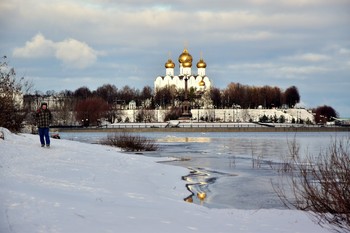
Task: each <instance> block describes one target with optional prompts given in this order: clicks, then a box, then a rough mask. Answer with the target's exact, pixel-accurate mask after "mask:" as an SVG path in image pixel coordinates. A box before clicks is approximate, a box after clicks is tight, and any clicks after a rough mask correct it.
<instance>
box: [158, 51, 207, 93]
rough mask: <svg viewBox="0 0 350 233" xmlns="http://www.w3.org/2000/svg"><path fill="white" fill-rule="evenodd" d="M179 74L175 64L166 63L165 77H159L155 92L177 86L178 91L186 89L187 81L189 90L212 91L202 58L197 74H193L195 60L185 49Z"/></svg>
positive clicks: (181, 57)
mask: <svg viewBox="0 0 350 233" xmlns="http://www.w3.org/2000/svg"><path fill="white" fill-rule="evenodd" d="M178 62H179V68H180V69H179V74H178V75H175V63H174V62H173V61H172V60H171V59H168V61H167V62H166V63H165V76H158V77H157V78H156V80H155V81H154V90H155V91H157V90H158V89H160V88H164V87H166V86H175V87H176V88H177V89H185V79H187V88H188V89H190V88H194V90H196V91H200V92H205V91H206V90H210V87H211V82H210V80H209V78H208V77H207V76H206V74H205V69H206V67H207V64H206V63H205V62H204V60H203V59H202V58H200V59H199V61H198V62H197V65H196V66H197V73H192V62H193V58H192V56H191V54H190V53H189V52H188V50H187V49H186V48H185V49H184V50H183V52H182V53H181V54H180V56H179V59H178Z"/></svg>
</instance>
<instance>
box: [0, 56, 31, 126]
mask: <svg viewBox="0 0 350 233" xmlns="http://www.w3.org/2000/svg"><path fill="white" fill-rule="evenodd" d="M6 59H7V58H6V56H4V57H3V61H1V62H0V113H1V114H0V126H1V127H5V128H8V129H9V130H11V131H16V132H17V131H19V130H20V129H21V127H22V122H23V120H24V118H25V117H26V115H27V114H28V112H29V110H27V111H26V109H24V108H23V104H22V99H23V94H25V93H26V92H28V91H29V89H30V88H31V87H32V84H31V83H30V82H27V81H25V80H24V78H20V79H18V78H16V72H15V70H14V68H10V67H9V66H8V64H7V62H6Z"/></svg>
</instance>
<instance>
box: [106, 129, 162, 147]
mask: <svg viewBox="0 0 350 233" xmlns="http://www.w3.org/2000/svg"><path fill="white" fill-rule="evenodd" d="M102 144H105V145H110V146H115V147H120V148H122V150H124V151H156V150H158V146H157V145H156V144H155V143H154V141H153V140H150V139H147V138H145V137H141V136H137V135H131V134H126V133H123V134H114V135H110V136H108V137H107V139H106V140H104V141H103V142H102Z"/></svg>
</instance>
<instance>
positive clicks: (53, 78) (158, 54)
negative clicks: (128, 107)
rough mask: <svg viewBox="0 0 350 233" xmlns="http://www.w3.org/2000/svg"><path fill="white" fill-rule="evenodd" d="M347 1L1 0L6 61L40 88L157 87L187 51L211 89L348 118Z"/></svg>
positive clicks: (0, 51)
mask: <svg viewBox="0 0 350 233" xmlns="http://www.w3.org/2000/svg"><path fill="white" fill-rule="evenodd" d="M349 24H350V1H348V0H334V1H328V0H281V1H274V0H234V1H232V0H219V1H211V0H203V1H184V0H179V1H156V0H146V1H145V0H134V1H130V0H128V1H125V0H118V1H113V0H69V1H67V0H50V1H42V0H1V1H0V28H1V32H0V33H1V34H0V55H1V56H7V60H8V62H9V65H10V66H11V67H14V68H15V70H16V71H17V75H18V76H20V77H25V78H26V79H28V80H30V81H31V82H33V85H34V88H33V89H34V90H38V91H41V92H44V93H45V92H46V91H48V90H54V91H57V92H59V91H62V90H72V91H74V90H76V89H77V88H79V87H82V86H86V87H88V88H90V89H91V90H95V89H96V88H97V87H100V86H102V85H104V84H107V83H109V84H113V85H115V86H116V87H117V88H118V89H121V88H122V87H124V86H126V85H128V86H129V87H131V88H137V89H142V88H143V87H144V86H150V87H152V88H153V83H154V80H155V78H156V77H157V76H163V75H165V67H164V64H165V62H166V61H167V60H168V58H171V59H172V60H173V61H174V62H175V64H176V69H175V74H178V73H179V67H178V65H179V64H178V61H177V60H178V57H179V55H180V54H181V53H182V51H183V49H184V48H187V49H188V51H189V53H190V54H191V55H192V57H193V67H192V72H193V73H195V72H197V68H196V67H195V65H196V63H197V61H198V60H199V59H200V58H203V59H204V61H205V62H206V63H207V68H206V74H207V76H208V77H209V79H210V80H211V81H212V84H213V86H215V87H218V88H220V89H223V88H225V87H227V85H228V84H229V83H231V82H236V83H241V84H243V85H251V86H264V85H269V86H277V87H280V88H281V89H282V90H285V89H287V88H288V87H291V86H296V87H297V88H298V90H299V94H300V97H301V105H302V106H305V107H307V108H314V107H318V106H323V105H328V106H331V107H333V108H334V109H335V110H336V111H337V112H338V113H339V115H340V116H341V117H350V103H349V99H350V92H349V91H348V90H349V89H350V30H349Z"/></svg>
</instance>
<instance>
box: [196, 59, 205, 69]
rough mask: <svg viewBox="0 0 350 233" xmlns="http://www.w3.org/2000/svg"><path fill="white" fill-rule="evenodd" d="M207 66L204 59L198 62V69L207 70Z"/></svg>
mask: <svg viewBox="0 0 350 233" xmlns="http://www.w3.org/2000/svg"><path fill="white" fill-rule="evenodd" d="M206 67H207V64H206V63H205V62H204V60H203V58H201V59H200V60H199V61H198V62H197V68H206Z"/></svg>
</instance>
